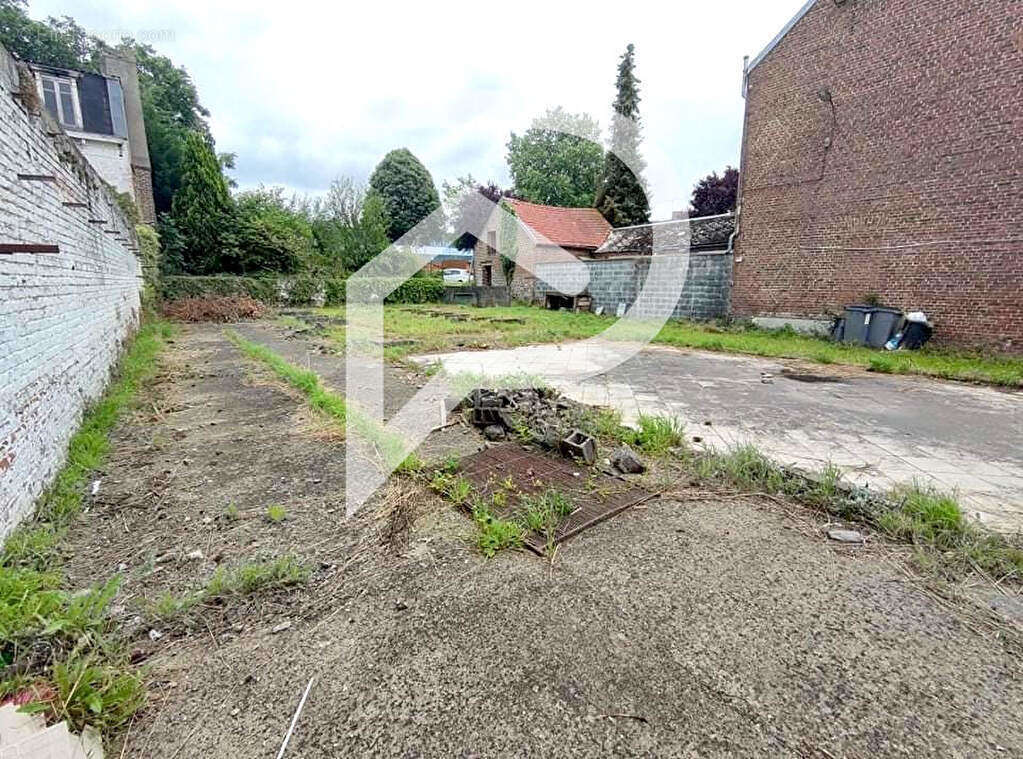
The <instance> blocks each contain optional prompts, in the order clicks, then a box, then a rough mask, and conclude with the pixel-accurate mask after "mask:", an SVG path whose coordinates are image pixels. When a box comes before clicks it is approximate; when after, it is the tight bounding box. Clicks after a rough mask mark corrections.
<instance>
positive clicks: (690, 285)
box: [537, 251, 732, 319]
mask: <svg viewBox="0 0 1023 759" xmlns="http://www.w3.org/2000/svg"><path fill="white" fill-rule="evenodd" d="M581 260H582V261H583V263H585V264H586V269H587V273H588V274H589V283H588V284H587V285H586V292H587V293H588V294H589V296H590V298H591V299H592V305H591V308H592V309H597V308H600V307H603V309H604V313H608V314H614V313H616V311H617V309H618V305H619V304H620V303H624V304H625V306H626V307H627V308H632V307H633V304H634V303H635V302H636V299H637V297H638V296H639V293H640V291H641V290H642V291H643V300H642V302H641V303H639V304H637V306H636V310H635V311H634V312H633V313H634V314H635V315H637V316H643V315H645V314H647V313H652V312H654V311H655V310H656V311H657V312H658V313H663V311H661V309H667V308H670V309H671V318H672V319H716V318H718V317H722V316H725V315H727V314H728V308H729V291H730V288H731V277H732V256H731V254H730V253H728V252H727V251H707V252H695V251H694V252H691V253H689V254H688V255H673V256H663V257H662V260H663V261H664V263H665V266H666V270H667V271H666V272H662V276H660V277H658V278H657V279H655V280H654V281H651V282H650V283H649V285H647V286H646V288H645V289H644V284H645V283H646V280H647V274H648V273H649V270H650V262H651V259H650V256H616V257H614V258H601V259H581ZM687 264H688V265H687ZM577 266H578V265H577V264H574V263H549V264H543V263H541V264H538V269H537V274H538V279H537V294H538V296H539V298H540V299H541V300H543V298H544V296H545V295H546V293H547V292H558V291H559V288H563V289H564V290H565V291H569V290H572V289H574V288H573V285H574V286H575V287H576V288H577V287H578V286H580V285H581V284H583V283H581V282H572V281H570V279H571V277H572V276H573V275H572V274H571V272H572V271H573V270H575V268H576V267H577ZM683 276H684V277H685V283H684V284H683V286H682V293H681V295H680V296H678V297H677V298H676V297H674V296H673V294H672V289H673V288H674V285H673V284H672V277H683Z"/></svg>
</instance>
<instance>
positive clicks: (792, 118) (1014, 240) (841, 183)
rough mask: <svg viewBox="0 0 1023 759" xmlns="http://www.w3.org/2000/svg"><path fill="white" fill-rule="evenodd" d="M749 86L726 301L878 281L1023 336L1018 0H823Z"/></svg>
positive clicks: (787, 296)
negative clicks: (732, 273) (730, 285)
mask: <svg viewBox="0 0 1023 759" xmlns="http://www.w3.org/2000/svg"><path fill="white" fill-rule="evenodd" d="M747 85H748V89H747V97H746V123H745V130H744V139H743V157H742V180H741V181H742V186H741V216H740V226H739V236H738V239H737V244H736V263H735V285H734V290H733V293H732V300H733V309H734V312H735V313H736V314H738V315H742V316H757V315H788V316H807V317H819V316H822V315H825V314H827V313H831V312H837V311H839V310H840V309H841V308H842V306H844V305H846V304H849V303H854V302H857V301H861V300H862V299H863V298H864V296H865V295H868V294H876V295H879V296H880V297H881V300H882V301H883V302H884V303H885V304H887V305H891V306H896V307H900V308H903V309H907V310H909V309H912V310H917V309H919V310H923V311H925V312H927V314H928V316H930V317H931V318H932V321H934V322H935V326H936V339H937V340H939V341H942V342H952V343H960V344H976V343H993V344H996V345H998V346H1000V347H1002V348H1007V349H1011V350H1015V351H1019V350H1023V297H1021V295H1020V293H1021V292H1023V97H1021V95H1020V93H1021V92H1023V13H1020V3H1019V2H1018V0H984V2H978V1H977V0H931V1H930V2H926V3H922V2H919V0H847V1H846V2H844V3H842V4H837V3H835V2H832V1H831V0H820V1H819V2H817V3H816V4H815V5H814V6H813V7H812V8H811V9H810V10H809V12H808V13H807V14H806V15H805V16H804V17H803V18H802V19H801V20H800V21H799V22H797V24H796V25H795V26H794V27H793V28H792V29H791V30H790V31H789V32H788V34H787V35H786V36H785V37H784V38H782V40H781V42H780V43H779V44H778V45H777V46H776V47H775V48H774V49H773V50H772V51H771V52H770V53H769V54H768V55H767V57H766V58H764V60H763V61H761V62H760V63H759V65H757V66H756V67H755V68H754V69H752V71H750V73H749V77H748V82H747ZM829 94H830V102H829ZM878 248H894V249H892V250H878Z"/></svg>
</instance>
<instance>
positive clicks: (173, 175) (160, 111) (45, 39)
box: [0, 0, 230, 212]
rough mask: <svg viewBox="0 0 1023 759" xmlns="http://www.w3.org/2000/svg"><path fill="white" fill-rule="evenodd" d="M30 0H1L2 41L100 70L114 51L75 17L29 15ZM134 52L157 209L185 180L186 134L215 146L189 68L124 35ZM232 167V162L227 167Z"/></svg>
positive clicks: (64, 63) (30, 56)
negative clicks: (200, 136)
mask: <svg viewBox="0 0 1023 759" xmlns="http://www.w3.org/2000/svg"><path fill="white" fill-rule="evenodd" d="M27 7H28V4H27V2H26V1H25V0H0V42H2V43H3V45H4V47H6V48H7V49H8V50H10V51H11V52H12V53H14V54H16V55H17V56H18V57H20V58H22V59H24V60H27V61H34V62H36V63H42V64H46V65H50V66H58V67H61V68H75V69H81V70H84V71H93V72H98V71H99V56H100V53H102V52H104V51H112V50H113V48H111V47H110V46H109V45H107V44H106V43H105V42H104V41H103V40H101V39H98V38H97V37H94V36H92V35H90V34H89V33H88V32H86V30H85V29H84V28H83V27H81V26H80V25H79V24H78V23H77V22H76V21H75V20H74V19H73V18H71V17H70V16H63V17H61V18H54V17H52V16H51V17H49V18H48V19H47V20H46V21H45V22H43V21H36V20H34V19H32V18H30V17H29V16H28V13H27ZM118 47H119V49H121V50H127V51H130V52H132V53H134V55H135V61H136V63H137V65H138V72H139V89H140V90H141V93H142V115H143V118H144V119H145V122H146V141H147V142H148V143H149V157H150V161H151V163H152V169H153V200H154V202H155V204H156V210H157V212H166V211H169V210H170V208H171V200H172V198H173V197H174V193H175V192H176V191H177V189H178V187H179V186H180V185H181V161H182V158H183V156H184V145H185V139H186V138H187V136H188V133H189V132H190V131H198V132H200V133H201V134H203V136H204V137H206V139H207V141H208V142H209V143H210V144H211V145H212V144H213V139H212V136H211V135H210V130H209V125H208V124H207V122H206V119H207V118H208V117H209V115H210V114H209V111H207V110H206V109H205V108H203V106H202V105H201V104H200V103H199V95H198V92H197V91H196V88H195V84H193V82H192V80H191V77H189V75H188V72H187V71H185V69H184V68H182V67H180V66H175V65H174V63H173V62H172V61H171V60H170V59H169V58H167V57H166V56H163V55H159V54H158V53H157V52H156V51H155V50H154V49H153V48H152V47H151V46H149V45H144V44H141V43H139V42H136V41H135V40H133V39H131V38H128V37H126V38H124V39H122V40H121V44H120V45H119V46H118ZM226 168H230V167H226Z"/></svg>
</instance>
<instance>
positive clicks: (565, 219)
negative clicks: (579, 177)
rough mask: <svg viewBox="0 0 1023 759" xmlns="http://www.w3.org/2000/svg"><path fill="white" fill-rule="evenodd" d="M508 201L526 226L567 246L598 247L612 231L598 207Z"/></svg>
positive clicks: (553, 241) (554, 241)
mask: <svg viewBox="0 0 1023 759" xmlns="http://www.w3.org/2000/svg"><path fill="white" fill-rule="evenodd" d="M507 202H508V203H509V204H511V206H512V208H514V209H515V215H516V216H518V217H519V218H520V219H521V220H522V221H523V223H524V224H526V226H528V227H529V228H531V229H533V230H534V231H536V232H537V233H539V234H541V235H543V236H544V237H546V238H547V239H548V240H550V241H551V242H552V243H554V244H556V245H560V246H562V247H564V248H591V249H593V250H596V249H597V248H598V247H599V246H600V244H601V243H602V242H604V238H606V237H607V233H608V232H610V231H611V225H610V224H608V223H607V220H606V219H605V218H604V217H603V216H601V215H600V211H598V210H597V209H596V208H559V207H557V206H542V205H539V204H537V203H528V202H526V201H525V200H512V199H509V200H508V201H507Z"/></svg>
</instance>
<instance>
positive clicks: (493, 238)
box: [487, 230, 497, 253]
mask: <svg viewBox="0 0 1023 759" xmlns="http://www.w3.org/2000/svg"><path fill="white" fill-rule="evenodd" d="M487 245H489V246H490V252H491V253H496V252H497V232H495V231H494V230H491V231H489V232H487Z"/></svg>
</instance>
